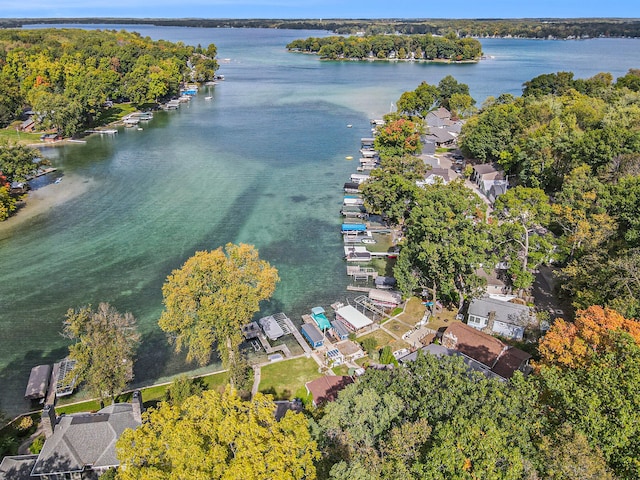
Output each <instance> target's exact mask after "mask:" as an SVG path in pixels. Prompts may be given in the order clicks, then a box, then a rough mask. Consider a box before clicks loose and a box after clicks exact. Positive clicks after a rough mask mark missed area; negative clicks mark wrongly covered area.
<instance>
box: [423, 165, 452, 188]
mask: <svg viewBox="0 0 640 480" xmlns="http://www.w3.org/2000/svg"><path fill="white" fill-rule="evenodd" d="M450 174H451V171H450V170H449V169H447V168H441V167H435V168H432V169H431V170H429V171H428V172H427V174H426V176H425V178H424V180H422V181H418V182H416V184H417V185H418V186H420V187H423V186H425V185H434V184H435V183H437V182H442V183H444V184H445V185H446V184H447V183H449V182H450V181H451V177H450Z"/></svg>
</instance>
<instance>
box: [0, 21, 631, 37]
mask: <svg viewBox="0 0 640 480" xmlns="http://www.w3.org/2000/svg"><path fill="white" fill-rule="evenodd" d="M34 23H56V24H59V23H99V24H114V25H115V24H120V25H122V24H128V25H129V24H132V25H137V24H149V25H166V26H181V27H201V28H204V27H206V28H229V27H232V28H289V29H297V30H326V31H330V32H334V33H338V34H341V35H348V34H355V33H358V32H363V33H366V34H368V35H380V34H392V33H400V34H426V33H431V34H433V35H441V36H444V35H446V34H447V33H450V32H455V33H456V34H458V35H460V36H462V37H464V36H471V37H507V36H508V37H520V38H559V39H566V38H587V37H639V36H640V21H639V20H635V19H628V18H625V19H617V18H583V19H580V18H572V19H559V18H548V19H547V18H534V19H415V20H410V19H379V20H368V19H350V20H347V19H323V20H314V19H211V18H189V19H186V18H183V19H175V18H173V19H168V18H155V19H153V18H151V19H141V18H43V19H41V18H38V19H32V18H31V19H26V18H18V19H0V28H2V27H5V28H6V27H20V26H22V25H30V24H34Z"/></svg>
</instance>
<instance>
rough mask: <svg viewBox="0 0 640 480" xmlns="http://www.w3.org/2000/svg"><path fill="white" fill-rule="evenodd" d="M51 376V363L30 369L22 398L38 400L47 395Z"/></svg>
mask: <svg viewBox="0 0 640 480" xmlns="http://www.w3.org/2000/svg"><path fill="white" fill-rule="evenodd" d="M50 378H51V365H37V366H35V367H33V368H32V369H31V374H30V375H29V381H28V382H27V389H26V390H25V392H24V398H25V399H27V400H40V399H41V398H44V397H46V396H47V390H48V388H49V379H50Z"/></svg>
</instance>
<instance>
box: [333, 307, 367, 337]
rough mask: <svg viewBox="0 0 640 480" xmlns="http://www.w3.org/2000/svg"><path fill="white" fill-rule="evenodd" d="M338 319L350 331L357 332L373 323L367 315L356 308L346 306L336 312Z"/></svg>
mask: <svg viewBox="0 0 640 480" xmlns="http://www.w3.org/2000/svg"><path fill="white" fill-rule="evenodd" d="M336 319H337V320H340V321H342V322H343V323H344V324H345V325H346V326H347V328H348V329H349V330H351V331H353V332H356V331H358V330H361V329H363V328H364V327H367V326H369V325H371V324H372V323H373V321H372V320H371V319H370V318H369V317H367V316H366V315H365V314H363V313H360V312H359V311H358V310H356V308H355V307H352V306H351V305H345V306H344V307H340V308H339V309H337V310H336Z"/></svg>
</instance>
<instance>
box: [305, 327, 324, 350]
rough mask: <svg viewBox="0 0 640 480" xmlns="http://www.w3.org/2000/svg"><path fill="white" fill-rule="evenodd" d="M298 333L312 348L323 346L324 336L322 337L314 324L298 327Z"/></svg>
mask: <svg viewBox="0 0 640 480" xmlns="http://www.w3.org/2000/svg"><path fill="white" fill-rule="evenodd" d="M300 333H302V336H303V337H304V338H306V339H307V342H309V345H311V346H312V347H313V348H318V347H321V346H323V345H324V335H322V332H321V331H320V330H319V329H318V327H316V325H315V324H314V323H305V324H304V325H302V326H301V327H300Z"/></svg>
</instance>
